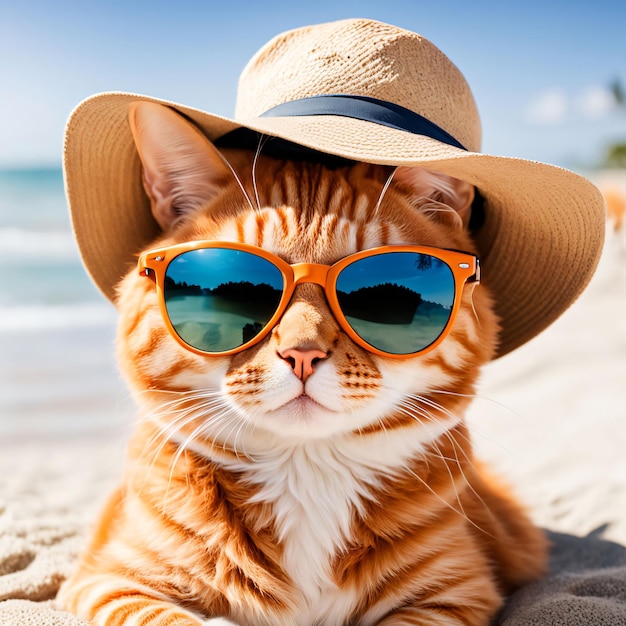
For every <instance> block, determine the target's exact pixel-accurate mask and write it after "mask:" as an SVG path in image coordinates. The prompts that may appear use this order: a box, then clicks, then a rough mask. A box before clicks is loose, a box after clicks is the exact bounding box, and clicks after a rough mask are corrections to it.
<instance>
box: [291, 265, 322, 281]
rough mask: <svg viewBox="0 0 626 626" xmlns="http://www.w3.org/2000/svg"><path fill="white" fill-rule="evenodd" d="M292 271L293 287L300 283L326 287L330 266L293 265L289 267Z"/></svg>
mask: <svg viewBox="0 0 626 626" xmlns="http://www.w3.org/2000/svg"><path fill="white" fill-rule="evenodd" d="M291 269H292V271H293V286H294V287H295V286H296V285H300V284H302V283H314V284H316V285H320V286H321V287H326V279H327V277H328V270H330V265H321V264H319V263H295V264H294V265H292V266H291Z"/></svg>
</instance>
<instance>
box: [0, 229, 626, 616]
mask: <svg viewBox="0 0 626 626" xmlns="http://www.w3.org/2000/svg"><path fill="white" fill-rule="evenodd" d="M540 278H541V277H538V280H540ZM16 341H17V340H16ZM6 345H12V346H13V347H14V348H15V346H16V343H15V342H14V343H13V344H10V343H9V342H8V340H7V344H6ZM96 347H97V348H99V349H102V346H96ZM107 358H108V357H107ZM98 367H100V368H101V367H102V364H101V363H100V362H98ZM88 373H89V370H87V374H88ZM83 375H86V374H85V372H83ZM107 377H108V378H107ZM104 379H106V380H107V381H108V386H107V390H108V391H107V393H103V397H102V398H100V400H99V404H98V405H97V406H89V405H88V404H81V405H79V407H78V409H77V408H76V407H73V410H74V411H76V410H80V411H84V412H85V415H90V413H93V414H95V415H96V418H95V422H94V423H95V427H93V428H90V427H89V426H86V425H83V428H79V429H78V430H74V431H70V430H67V429H65V430H63V432H62V435H63V436H57V437H55V436H54V428H53V426H54V425H56V424H57V423H59V424H61V425H64V423H62V422H57V421H55V419H57V420H58V411H57V412H56V413H54V414H51V416H50V420H51V421H50V422H49V423H47V424H44V425H42V424H41V423H39V426H38V427H37V431H36V432H34V431H33V428H34V426H33V424H34V423H35V422H33V419H34V418H33V416H32V412H31V413H28V412H27V411H23V414H22V415H21V417H20V418H19V419H23V420H25V421H24V422H23V427H20V423H18V422H12V421H11V420H10V419H7V416H6V415H4V416H2V418H3V420H0V421H1V422H2V423H1V424H0V426H2V428H3V430H4V435H5V436H4V437H3V439H1V440H0V624H2V625H5V624H6V625H11V626H26V625H30V624H33V625H36V626H79V625H80V624H82V622H81V621H80V620H77V619H76V618H73V617H71V616H69V615H68V614H66V613H63V612H61V611H58V610H56V609H55V608H54V604H53V601H52V599H53V598H54V595H55V594H56V591H57V589H58V586H59V584H60V582H61V581H62V580H63V578H64V577H65V576H66V575H67V572H68V571H69V569H70V568H71V566H72V561H73V559H74V558H75V556H76V553H77V551H78V549H79V547H80V545H81V543H82V541H83V539H84V536H85V533H86V531H87V529H88V527H89V524H90V523H91V521H92V520H93V518H94V516H95V514H96V511H97V509H98V507H99V506H100V504H101V502H102V500H103V498H104V497H105V495H106V493H107V491H108V490H109V489H110V487H111V486H112V485H113V483H114V481H115V480H116V477H117V476H118V474H119V473H120V471H121V463H122V458H123V453H124V438H125V432H124V430H123V429H121V428H120V425H119V417H120V414H121V413H123V412H124V411H121V410H120V409H119V402H120V398H122V399H123V398H124V396H125V394H124V392H123V391H122V390H121V387H120V386H119V383H118V382H117V381H116V380H115V375H114V374H113V373H112V372H111V371H109V372H108V374H106V375H105V376H104ZM107 394H108V395H107ZM0 408H1V407H0ZM113 408H114V413H115V415H116V419H114V420H112V423H111V424H110V425H107V424H106V422H105V421H103V419H102V415H103V414H104V411H105V410H110V409H113ZM44 413H45V412H44ZM16 419H17V418H16ZM470 422H471V425H472V427H473V430H474V433H475V440H476V445H477V448H478V450H479V452H480V454H481V456H483V457H484V458H486V459H488V460H490V461H491V462H492V465H494V466H495V467H497V468H498V470H499V471H500V472H501V474H503V475H504V476H506V477H508V478H509V479H510V481H511V482H512V484H513V485H514V486H515V488H516V490H517V491H518V493H519V494H520V495H521V496H522V497H523V499H524V500H525V501H526V502H527V503H528V504H529V505H530V507H531V510H532V513H533V515H534V517H535V519H536V520H537V522H538V523H539V524H540V525H542V526H543V527H545V528H547V529H549V530H550V531H553V534H552V538H553V541H554V545H555V548H554V552H553V560H552V567H551V575H550V576H549V577H548V578H546V579H545V580H544V581H541V582H540V583H538V584H536V585H531V586H530V587H528V588H526V589H524V590H522V591H520V592H518V593H517V594H516V595H515V596H513V598H512V599H511V601H510V602H509V604H508V606H507V609H506V610H505V612H504V613H503V615H502V616H501V617H500V618H499V620H498V623H499V624H505V625H506V626H533V625H541V626H549V625H552V624H554V625H557V624H558V625H560V624H563V625H574V626H578V625H580V626H582V625H585V626H589V625H593V624H598V625H600V624H610V625H613V624H615V625H618V624H620V625H622V626H623V625H624V624H626V548H625V547H624V546H625V545H626V454H625V453H624V450H626V232H621V233H618V234H617V235H614V234H610V238H609V241H608V242H607V247H606V249H605V253H604V256H603V259H602V261H601V265H600V268H599V270H598V272H597V274H596V276H595V277H594V279H593V281H592V284H591V285H590V287H589V289H588V290H587V291H586V292H585V294H584V295H583V296H582V297H581V299H580V300H579V301H578V302H577V303H576V304H575V305H574V306H573V307H572V308H571V309H570V310H569V311H568V312H566V314H565V315H564V316H563V317H562V318H561V319H559V320H558V321H557V322H556V323H555V324H554V325H553V326H552V327H551V328H549V329H548V330H547V331H545V332H544V333H542V334H541V335H540V336H539V337H537V338H536V339H534V340H533V341H532V342H530V343H529V344H528V345H526V346H524V347H522V348H520V349H519V350H517V351H515V352H514V353H512V354H510V355H508V356H506V357H504V358H503V359H500V360H498V361H496V362H494V363H493V364H491V365H490V366H489V368H488V369H487V370H486V372H485V375H484V378H483V383H482V385H481V390H480V397H479V398H477V399H476V401H475V402H474V405H473V407H472V410H471V413H470ZM0 432H2V431H0ZM25 433H26V435H27V436H25ZM72 433H73V434H72ZM94 433H95V434H94Z"/></svg>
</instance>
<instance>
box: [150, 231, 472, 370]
mask: <svg viewBox="0 0 626 626" xmlns="http://www.w3.org/2000/svg"><path fill="white" fill-rule="evenodd" d="M139 272H140V274H142V275H143V276H147V277H149V278H151V279H152V280H153V281H154V282H155V284H156V288H157V293H158V297H159V306H160V308H161V313H162V315H163V320H164V321H165V325H166V326H167V328H168V330H169V332H170V333H171V334H172V336H173V337H174V338H175V339H176V340H177V341H178V342H179V343H180V344H181V345H182V346H184V347H185V348H187V349H188V350H191V351H192V352H195V353H197V354H202V355H227V354H234V353H236V352H240V351H242V350H245V349H247V348H249V347H250V346H253V345H254V344H256V343H258V342H259V341H261V340H262V339H263V338H264V337H265V336H266V335H267V334H268V333H269V332H270V331H271V330H272V328H274V326H275V325H276V324H277V323H278V321H279V320H280V318H281V316H282V315H283V313H284V312H285V310H286V308H287V306H288V305H289V302H290V300H291V297H292V295H293V292H294V289H295V288H296V285H299V284H301V283H314V284H317V285H320V286H321V287H323V289H324V291H325V294H326V299H327V301H328V305H329V306H330V309H331V311H332V312H333V315H334V316H335V318H336V320H337V322H338V323H339V325H340V326H341V328H342V329H343V330H344V332H345V333H346V334H347V335H348V336H349V337H350V338H351V339H352V340H353V341H354V342H356V343H357V344H358V345H360V346H362V347H363V348H365V349H366V350H369V351H370V352H373V353H374V354H378V355H380V356H385V357H391V358H406V357H413V356H416V355H418V354H423V353H425V352H427V351H429V350H432V349H433V348H435V347H436V346H438V345H439V344H440V343H441V342H442V341H443V339H444V338H445V336H446V335H447V333H448V332H449V330H450V328H451V327H452V323H453V321H454V318H455V316H456V314H457V312H458V309H459V306H460V301H461V295H462V291H463V287H464V285H465V283H468V282H469V283H478V282H480V265H479V261H478V258H477V257H476V256H474V255H473V254H469V253H465V252H457V251H455V250H444V249H439V248H429V247H424V246H381V247H378V248H372V249H370V250H362V251H361V252H357V253H356V254H351V255H349V256H347V257H345V258H343V259H341V260H340V261H338V262H337V263H335V264H333V265H321V264H318V263H295V264H293V265H290V264H289V263H287V262H285V261H284V260H283V259H281V258H279V257H277V256H275V255H274V254H272V253H270V252H267V251H266V250H263V249H262V248H258V247H256V246H251V245H248V244H243V243H233V242H223V241H193V242H189V243H182V244H178V245H174V246H169V247H167V248H161V249H158V250H151V251H149V252H146V253H144V254H142V255H141V256H140V258H139Z"/></svg>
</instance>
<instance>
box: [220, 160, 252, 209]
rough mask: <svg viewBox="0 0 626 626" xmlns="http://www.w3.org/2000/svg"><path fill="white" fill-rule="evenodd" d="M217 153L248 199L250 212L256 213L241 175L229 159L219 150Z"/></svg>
mask: <svg viewBox="0 0 626 626" xmlns="http://www.w3.org/2000/svg"><path fill="white" fill-rule="evenodd" d="M217 153H218V154H219V156H220V158H221V159H222V161H223V162H224V164H225V165H226V167H228V169H229V170H230V171H231V174H232V175H233V178H234V179H235V182H236V183H237V185H238V186H239V189H241V193H242V194H243V196H244V198H245V199H246V202H247V203H248V206H249V207H250V210H251V211H252V212H253V213H254V212H255V208H254V204H253V203H252V200H251V199H250V196H249V195H248V192H247V191H246V188H245V186H244V184H243V183H242V182H241V178H239V175H238V174H237V172H236V171H235V168H234V167H233V166H232V165H231V164H230V162H229V161H228V159H227V158H226V157H225V156H224V155H223V154H222V153H221V152H220V151H219V150H218V151H217Z"/></svg>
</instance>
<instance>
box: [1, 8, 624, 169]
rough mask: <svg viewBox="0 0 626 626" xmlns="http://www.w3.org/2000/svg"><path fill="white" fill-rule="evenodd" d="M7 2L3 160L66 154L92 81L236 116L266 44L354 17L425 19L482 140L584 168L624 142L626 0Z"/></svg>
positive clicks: (47, 159)
mask: <svg viewBox="0 0 626 626" xmlns="http://www.w3.org/2000/svg"><path fill="white" fill-rule="evenodd" d="M0 15H1V16H2V19H0V54H2V58H3V59H5V63H4V66H3V68H2V81H0V94H1V95H2V96H3V97H0V169H5V170H6V169H21V168H40V167H44V168H45V167H59V166H60V163H61V155H62V146H63V132H64V127H65V122H66V120H67V118H68V116H69V114H70V113H71V111H72V110H73V109H74V108H75V107H76V105H77V104H78V103H79V102H81V101H82V100H83V99H85V98H87V97H89V96H90V95H92V94H94V93H99V92H103V91H127V92H133V93H141V94H146V95H151V96H155V97H160V98H164V99H168V100H173V101H176V102H181V103H184V104H187V105H190V106H195V107H198V108H202V109H205V110H207V111H210V112H212V113H215V114H218V115H224V116H231V115H232V113H233V111H234V106H235V98H236V88H237V81H238V77H239V74H240V72H241V70H242V69H243V67H244V66H245V64H246V63H247V61H248V60H249V59H250V58H251V57H252V56H253V55H254V53H255V52H256V51H257V50H258V49H259V48H260V47H261V46H263V45H264V44H265V43H266V42H267V41H269V40H270V39H271V38H272V37H274V36H275V35H277V34H279V33H281V32H283V31H285V30H289V29H292V28H297V27H300V26H304V25H308V24H314V23H320V22H326V21H333V20H337V19H345V18H349V17H365V18H371V19H376V20H379V21H382V22H387V23H390V24H394V25H396V26H399V27H402V28H406V29H409V30H413V31H414V32H417V33H420V34H422V35H423V36H424V37H426V38H427V39H429V40H430V41H431V42H432V43H434V44H435V45H436V46H437V47H439V48H440V49H441V50H442V51H443V52H444V53H445V54H446V55H447V56H448V57H449V58H450V59H451V60H452V61H453V62H454V63H455V64H456V65H457V66H458V67H459V69H460V70H461V71H462V73H463V74H464V75H465V77H466V78H467V80H468V82H469V84H470V87H471V88H472V91H473V93H474V96H475V98H476V101H477V104H478V109H479V111H480V114H481V119H482V123H483V136H484V141H483V152H486V153H491V154H499V155H503V156H512V157H520V158H525V159H531V160H538V161H543V162H547V163H552V164H555V165H560V166H563V167H568V168H570V169H578V170H580V169H588V168H592V167H595V166H598V165H599V164H600V163H601V162H602V160H603V159H604V158H605V154H606V152H607V150H608V149H609V146H610V145H611V144H613V143H626V107H624V106H623V103H622V104H621V105H620V102H619V100H618V98H616V93H618V92H619V89H620V88H621V86H622V85H624V84H626V37H625V36H624V24H625V23H626V4H624V5H616V4H615V3H611V4H609V3H608V2H606V1H605V0H600V1H599V2H596V3H593V4H589V3H586V2H582V1H581V0H578V1H573V2H564V1H561V0H556V1H555V2H551V3H543V2H539V1H538V0H530V1H529V2H524V3H506V4H502V3H498V2H496V1H495V0H485V1H483V2H479V3H472V4H471V5H468V4H467V3H463V2H461V1H460V0H448V1H443V2H440V3H432V2H425V1H422V0H414V1H412V2H408V1H399V0H388V1H387V2H385V3H382V4H381V3H378V2H374V1H371V0H361V1H359V2H357V1H356V0H345V1H344V2H336V0H335V1H330V0H318V2H316V3H314V5H308V4H302V5H296V4H295V3H288V2H284V1H282V0H268V2H265V3H244V4H243V5H242V4H240V5H238V7H237V10H234V9H233V10H229V9H226V10H224V8H223V6H222V4H221V3H218V2H216V1H214V0H208V1H205V2H200V1H199V0H182V1H181V2H180V3H177V4H175V5H173V4H171V3H166V2H164V0H153V1H152V2H146V0H136V1H135V2H126V1H122V0H109V1H108V2H102V3H80V2H78V1H77V0H59V2H56V3H48V2H46V1H45V0H23V1H22V2H20V3H9V1H8V0H0ZM9 59H10V61H7V60H9Z"/></svg>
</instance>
